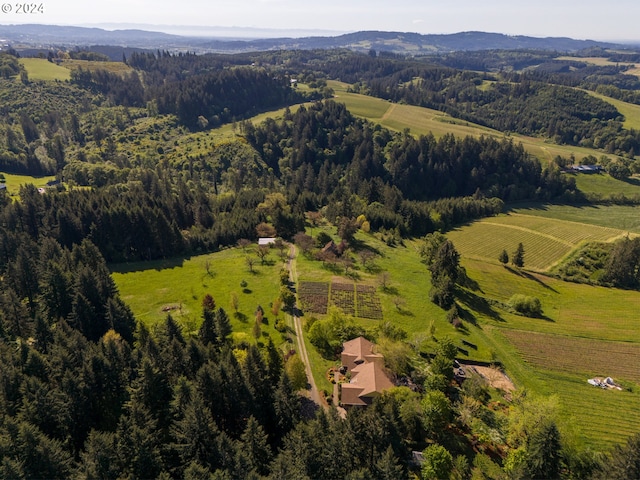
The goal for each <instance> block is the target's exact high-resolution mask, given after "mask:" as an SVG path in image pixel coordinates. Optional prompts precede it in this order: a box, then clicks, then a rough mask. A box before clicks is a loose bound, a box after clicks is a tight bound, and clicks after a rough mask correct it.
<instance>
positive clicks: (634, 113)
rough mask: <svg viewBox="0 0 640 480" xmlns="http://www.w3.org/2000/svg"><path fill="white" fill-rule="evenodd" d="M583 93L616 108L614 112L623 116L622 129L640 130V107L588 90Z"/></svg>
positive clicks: (639, 70)
mask: <svg viewBox="0 0 640 480" xmlns="http://www.w3.org/2000/svg"><path fill="white" fill-rule="evenodd" d="M638 72H639V73H640V69H638ZM585 92H587V93H588V94H589V95H591V96H592V97H596V98H599V99H600V100H604V101H605V102H608V103H610V104H611V105H613V106H614V107H616V110H618V111H619V112H620V113H621V114H622V115H624V123H623V125H624V128H627V129H632V128H633V129H635V130H638V129H640V105H634V104H633V103H628V102H623V101H622V100H616V99H615V98H611V97H607V96H605V95H601V94H599V93H595V92H591V91H588V90H585Z"/></svg>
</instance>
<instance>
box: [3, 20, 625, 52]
mask: <svg viewBox="0 0 640 480" xmlns="http://www.w3.org/2000/svg"><path fill="white" fill-rule="evenodd" d="M211 30H212V32H213V31H215V28H214V27H212V29H211ZM195 32H197V34H196V35H194V36H186V35H172V34H168V33H162V32H153V31H146V30H139V29H124V30H105V29H101V28H86V27H70V26H56V25H36V24H32V25H0V40H3V41H4V43H6V44H10V45H12V46H13V47H14V48H16V49H19V48H22V47H23V48H28V49H33V48H42V49H47V48H51V47H76V46H87V45H97V44H102V45H114V46H119V47H129V48H143V49H153V50H156V49H162V50H189V51H193V52H199V53H204V52H220V53H240V52H251V51H266V50H283V49H284V50H291V49H316V48H317V49H328V48H348V49H351V50H357V51H370V50H376V51H388V52H394V53H400V54H415V55H420V54H437V53H448V52H454V51H464V50H466V51H473V50H514V49H539V50H554V51H559V52H573V51H578V50H582V49H585V48H590V47H596V46H597V47H602V48H621V47H623V46H621V45H618V44H613V43H607V42H598V41H594V40H574V39H571V38H562V37H548V38H537V37H527V36H520V35H518V36H510V35H503V34H499V33H485V32H461V33H454V34H448V35H422V34H418V33H401V32H381V31H364V32H356V33H347V34H343V35H337V36H311V37H303V38H290V37H287V38H263V39H237V37H236V38H235V39H230V38H211V36H209V37H207V36H203V33H204V32H203V28H202V27H199V28H197V29H195V28H194V33H195ZM626 47H628V46H626Z"/></svg>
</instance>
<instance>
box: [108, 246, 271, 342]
mask: <svg viewBox="0 0 640 480" xmlns="http://www.w3.org/2000/svg"><path fill="white" fill-rule="evenodd" d="M247 256H252V257H253V258H254V259H255V260H256V263H255V265H254V266H253V270H254V271H253V273H252V272H250V271H249V267H248V265H247V263H246V258H247ZM282 265H283V264H282V261H281V260H280V259H279V258H278V252H277V250H272V252H271V253H270V255H269V256H268V264H265V265H261V264H260V260H259V259H258V257H257V256H256V255H255V253H253V252H252V251H250V249H249V250H247V252H246V253H245V252H244V251H243V250H242V249H239V248H237V249H227V250H223V251H221V252H218V253H215V254H210V255H200V256H196V257H191V258H184V259H182V258H181V259H173V260H166V261H154V262H141V263H131V264H119V265H113V266H112V276H113V279H114V281H115V282H116V285H117V286H118V289H119V291H120V294H121V296H122V299H123V300H124V301H125V302H127V304H128V305H129V306H130V307H131V309H132V310H133V312H134V314H135V316H136V318H137V319H138V320H139V321H141V322H143V323H144V324H145V325H147V326H149V327H151V328H152V327H153V326H154V325H156V324H158V323H159V322H161V321H163V320H164V319H165V318H166V316H167V314H168V313H170V314H171V315H172V316H173V317H174V318H175V319H176V320H177V321H178V322H179V323H180V324H181V325H182V327H183V329H184V330H185V332H188V333H194V332H196V331H197V329H198V328H199V327H200V323H201V321H202V320H201V314H202V299H203V297H204V296H205V295H206V294H210V295H211V296H213V298H214V300H215V301H216V306H217V307H222V308H224V309H225V311H226V312H227V314H228V315H229V318H230V320H231V323H232V326H233V331H234V332H236V334H237V333H240V334H242V335H246V336H248V337H249V338H252V337H251V333H252V327H253V324H254V319H255V311H256V309H257V307H258V305H260V306H262V308H263V310H264V312H265V314H264V316H265V317H266V319H267V320H266V323H263V325H262V332H263V335H264V334H265V333H266V334H269V335H270V336H271V337H272V338H273V340H274V342H275V343H276V344H280V343H282V340H281V334H280V333H279V332H277V331H276V330H275V329H274V320H275V318H274V315H273V314H272V313H271V303H272V302H273V300H274V299H275V298H276V297H277V296H278V292H279V283H278V282H279V273H280V270H281V268H282ZM243 280H244V281H245V282H246V283H247V286H246V287H243V286H241V283H242V281H243ZM234 295H235V296H236V297H237V299H238V309H237V311H236V310H235V308H234V306H233V302H232V296H234ZM279 315H280V316H282V315H283V313H279Z"/></svg>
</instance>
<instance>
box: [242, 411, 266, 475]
mask: <svg viewBox="0 0 640 480" xmlns="http://www.w3.org/2000/svg"><path fill="white" fill-rule="evenodd" d="M240 440H241V442H242V445H241V447H240V448H239V449H238V453H239V454H240V455H241V456H242V457H243V463H244V464H245V465H247V466H248V470H249V471H255V472H257V473H258V474H259V475H266V474H267V473H268V465H269V463H270V462H271V447H270V446H269V442H268V438H267V434H266V433H265V431H264V429H263V428H262V426H261V425H260V423H259V422H258V421H257V420H256V419H255V417H253V416H251V417H249V420H248V421H247V427H246V428H245V430H244V432H243V433H242V436H241V437H240ZM247 473H248V472H247Z"/></svg>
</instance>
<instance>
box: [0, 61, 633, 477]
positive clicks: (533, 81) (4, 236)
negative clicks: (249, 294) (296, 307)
mask: <svg viewBox="0 0 640 480" xmlns="http://www.w3.org/2000/svg"><path fill="white" fill-rule="evenodd" d="M374 53H375V52H374ZM85 58H92V60H91V62H94V61H96V60H95V58H100V57H93V56H90V55H89V56H85ZM0 59H1V62H0V70H1V71H0V77H2V78H0V103H1V106H0V172H4V173H21V174H29V175H33V176H37V175H43V174H50V175H55V176H56V178H57V181H56V182H54V184H53V185H51V186H50V188H46V189H44V188H43V189H42V190H40V191H39V190H38V189H36V188H35V187H34V186H33V185H27V186H23V187H21V188H20V191H19V194H18V195H17V196H10V195H9V194H8V193H7V191H6V190H2V191H0V224H1V225H2V228H0V287H1V294H0V306H1V311H0V361H1V363H2V368H1V369H0V459H1V461H0V477H2V478H70V477H71V478H125V477H126V478H219V479H228V478H232V479H233V478H256V479H257V478H273V479H303V478H323V479H325V478H326V479H335V478H351V479H360V478H362V479H364V478H381V479H383V478H386V479H397V478H409V477H410V475H413V474H416V475H419V474H420V473H419V472H420V470H421V467H420V466H419V465H416V464H415V463H412V455H411V452H412V450H416V449H417V450H421V451H422V450H424V451H425V455H426V457H427V460H426V465H427V467H424V465H423V467H422V476H423V477H424V478H440V477H442V472H443V471H444V472H445V473H446V474H447V476H448V475H449V474H451V475H455V476H456V477H455V478H471V476H472V472H473V475H474V477H473V478H507V477H508V478H545V477H548V478H558V477H560V476H563V477H566V478H590V477H592V476H595V477H597V476H598V475H602V476H603V478H604V477H609V478H625V476H626V475H627V474H628V473H629V471H630V470H629V467H628V466H627V465H626V464H625V461H626V459H627V458H628V456H632V455H634V454H637V445H635V444H634V443H633V442H637V437H635V439H632V440H630V442H629V445H628V446H627V447H625V448H622V447H620V448H618V449H617V450H615V451H614V452H613V454H612V456H611V459H610V460H609V463H608V466H607V468H608V469H607V470H606V471H605V472H604V473H603V472H602V471H601V467H602V465H604V463H602V462H601V461H600V459H601V457H600V456H591V455H590V452H588V451H584V450H581V449H573V450H572V449H571V448H565V446H563V445H562V443H561V438H560V433H559V431H558V428H557V426H556V424H555V420H554V417H553V415H552V414H551V413H550V412H551V410H552V409H548V408H547V404H546V403H545V402H544V401H542V400H540V401H539V399H537V398H534V397H533V396H532V397H531V398H529V397H527V395H526V394H522V395H519V396H515V397H514V398H513V403H512V404H511V406H510V407H504V406H501V405H500V404H496V402H492V398H491V394H490V391H489V388H488V387H487V386H486V385H485V384H483V383H482V382H476V381H469V382H466V383H464V384H463V386H462V387H460V386H459V385H457V384H456V383H455V382H453V381H452V380H453V369H452V368H451V365H452V362H453V359H454V357H456V355H457V353H458V349H457V348H456V347H455V346H454V345H453V343H452V342H451V340H449V339H447V338H436V337H435V336H434V332H433V330H432V331H431V333H430V336H431V337H433V340H434V342H435V343H437V345H438V346H437V347H436V349H435V351H432V352H422V351H420V350H419V348H418V350H417V353H416V355H415V358H414V362H415V363H414V364H412V367H411V368H410V369H408V370H410V373H408V374H407V377H408V378H409V380H407V381H406V384H407V385H411V386H412V389H410V388H408V387H406V386H405V387H398V388H396V389H392V390H391V391H389V392H388V393H386V394H384V395H382V396H381V397H380V398H379V399H378V400H376V401H375V402H374V403H373V405H372V406H371V407H369V408H368V409H353V410H351V411H350V412H349V414H348V415H347V416H346V419H345V420H343V419H342V418H340V417H339V416H338V414H337V413H336V411H335V410H330V411H328V412H325V411H324V410H321V411H320V412H318V413H317V414H316V415H314V414H313V412H311V413H309V412H308V409H309V408H308V407H309V405H306V404H307V402H308V401H307V400H306V399H303V398H301V397H300V396H299V395H298V393H297V389H298V388H299V387H300V386H301V385H297V386H294V384H293V383H292V382H293V381H294V379H293V378H292V377H293V374H292V372H291V371H290V370H289V369H288V368H287V365H288V360H289V357H290V356H291V352H289V353H288V354H287V357H286V358H285V355H283V351H281V349H279V348H277V347H276V346H275V345H274V343H273V341H272V339H271V338H268V339H266V337H264V336H262V337H261V336H260V334H259V332H258V335H256V339H255V340H256V341H255V342H254V341H253V340H248V339H245V338H244V337H242V336H240V337H234V336H233V332H232V328H231V323H230V321H229V316H228V314H227V312H226V311H225V309H224V308H222V307H221V306H220V305H216V300H215V293H214V295H213V297H212V296H208V297H205V298H203V299H202V309H201V311H200V312H198V315H199V317H200V326H199V328H198V330H197V334H195V332H183V330H182V327H181V326H180V325H179V324H178V323H177V322H176V321H175V320H174V319H173V318H172V317H171V315H168V316H167V317H166V320H165V321H164V322H163V323H162V324H161V325H160V326H158V328H156V329H153V330H151V329H149V328H147V327H146V326H145V325H143V324H142V323H140V322H137V321H136V319H135V318H134V316H133V314H132V312H131V310H130V309H129V307H128V306H127V305H126V303H125V302H124V301H123V299H122V298H121V297H120V294H119V293H118V291H117V288H116V287H115V284H114V282H113V280H112V278H111V276H110V274H109V269H108V265H109V264H110V263H114V262H137V261H144V262H146V261H150V260H155V259H168V258H171V257H175V256H177V255H181V256H185V257H186V256H189V255H195V254H198V253H202V252H215V251H217V250H219V249H222V248H225V247H230V246H234V245H237V244H238V243H239V242H240V245H243V244H246V242H247V241H253V240H256V239H257V238H258V237H259V236H278V237H281V238H283V239H285V240H292V239H294V238H296V237H297V240H298V241H300V240H301V239H302V240H305V239H306V237H305V234H301V233H300V232H304V231H305V228H306V227H309V226H310V227H313V226H315V225H314V222H313V220H312V219H313V218H317V216H318V215H320V214H319V213H318V212H321V213H322V215H321V216H322V217H323V218H325V219H326V220H327V221H328V222H329V223H330V224H332V225H336V226H338V227H339V228H338V232H339V234H340V236H341V237H342V239H344V240H345V241H347V240H353V237H354V232H355V231H356V230H357V229H358V228H361V227H362V226H363V225H364V224H365V223H364V222H366V225H367V229H368V231H371V232H372V233H381V234H384V236H385V238H386V239H387V241H388V244H389V245H395V243H394V242H397V243H400V242H402V241H403V238H404V239H408V238H418V237H424V236H425V235H427V234H434V233H435V232H438V233H436V234H435V235H432V236H429V237H427V238H428V239H434V238H435V239H436V240H438V241H440V240H443V237H442V235H441V234H440V233H439V232H445V231H447V230H449V229H451V228H452V227H454V226H456V225H460V224H462V223H464V222H469V221H471V220H474V219H478V218H482V217H488V216H492V215H496V214H499V213H500V212H502V210H503V207H504V205H505V203H510V202H517V201H549V200H553V199H557V200H563V201H576V200H581V201H584V200H585V199H586V197H585V196H583V195H582V194H581V193H580V192H579V191H578V190H577V188H576V183H575V179H574V177H572V176H569V175H565V174H563V173H562V171H561V168H560V167H561V166H564V165H565V164H566V163H569V159H558V160H557V161H556V162H544V163H541V162H540V161H539V160H538V159H536V158H534V157H532V156H531V155H530V154H528V153H527V152H526V151H525V150H524V148H523V147H522V145H520V144H517V143H516V142H514V141H513V140H511V139H510V138H509V137H508V136H505V138H502V139H496V138H494V137H491V136H481V137H479V138H475V137H465V138H459V137H455V136H453V135H451V134H447V135H444V136H442V137H440V138H436V137H435V136H434V135H421V136H414V135H412V134H411V132H410V131H407V130H405V131H401V132H397V131H391V130H388V129H385V128H382V127H381V126H379V125H375V124H372V123H370V122H367V121H364V120H362V119H359V118H356V117H355V116H353V115H352V114H351V113H350V112H349V111H348V110H347V108H346V107H345V106H344V104H342V103H340V102H339V100H340V99H339V98H337V99H330V98H327V97H330V96H331V90H330V89H329V88H328V87H327V84H326V79H327V78H331V79H342V80H348V81H350V82H353V84H354V85H353V86H352V88H353V89H354V90H357V91H361V92H364V93H367V94H370V95H376V96H380V97H382V98H386V99H389V100H392V101H395V102H407V103H415V104H418V105H426V106H430V107H433V108H437V109H441V110H444V111H447V112H450V113H451V114H452V115H455V116H458V117H460V118H463V119H466V120H469V121H474V122H477V123H480V124H484V125H489V126H492V127H494V128H496V129H500V130H502V131H518V132H521V133H527V134H531V135H541V136H545V137H548V138H549V139H550V140H553V141H558V142H563V143H572V144H586V143H589V144H590V145H591V146H593V147H595V148H602V149H603V150H602V152H603V154H604V153H605V152H609V153H620V154H624V155H626V156H627V157H628V158H627V160H628V162H627V163H624V164H623V163H622V160H620V164H621V165H623V166H624V167H625V168H627V169H629V172H628V173H629V174H630V173H631V168H633V167H634V152H635V151H639V150H638V148H640V147H638V145H637V143H636V142H638V141H640V137H638V133H637V132H635V131H633V130H625V129H624V128H623V127H622V118H621V115H620V114H619V112H618V111H617V110H616V108H615V107H613V106H612V105H611V104H610V103H607V102H606V101H604V100H599V99H596V98H594V97H591V96H589V95H588V94H586V93H584V92H582V91H580V90H577V89H575V88H573V86H571V85H569V84H567V85H560V83H561V82H559V81H557V82H556V81H553V80H551V79H552V76H551V75H550V74H549V75H550V76H549V77H548V78H549V79H550V80H549V81H544V80H543V78H542V74H540V76H539V77H536V75H535V74H533V76H532V77H529V75H528V74H520V73H513V72H509V73H505V74H504V75H503V74H501V73H495V72H492V73H490V72H485V73H477V72H470V71H462V70H457V69H456V68H452V67H449V66H442V65H435V64H432V63H429V60H428V59H405V58H393V57H391V56H389V58H381V57H374V56H373V55H359V54H353V53H351V52H346V51H328V52H321V51H313V52H266V53H257V54H244V55H239V56H229V57H226V56H221V55H211V56H196V55H192V54H178V55H173V54H169V53H167V52H157V53H156V54H148V53H133V54H132V55H131V56H130V58H129V59H123V60H126V61H127V63H128V65H129V67H130V68H131V70H130V71H128V72H126V73H116V72H115V71H112V70H109V69H108V66H109V64H108V63H105V64H104V66H105V68H104V69H102V68H82V67H79V68H76V69H75V70H74V71H73V72H72V73H71V81H70V82H62V81H50V82H41V81H34V80H30V79H29V75H28V72H27V71H26V70H24V68H23V67H21V66H20V64H19V63H18V62H17V60H16V59H15V58H14V56H12V55H7V54H1V55H0ZM50 61H51V63H53V62H54V61H55V56H54V55H53V54H52V58H50ZM83 61H86V62H89V60H83ZM43 62H46V61H45V60H44V59H43ZM101 65H102V64H101ZM45 66H46V65H45ZM92 67H94V65H92ZM545 75H547V74H545ZM553 78H555V77H553ZM603 84H604V82H600V83H599V86H602V85H603ZM612 85H613V84H611V85H609V88H618V89H621V88H622V87H621V86H620V85H619V84H616V86H612ZM580 86H582V87H584V85H582V84H580ZM276 109H282V111H281V113H279V114H278V116H277V118H269V119H267V120H266V121H264V122H261V123H258V122H255V123H254V122H252V121H251V120H250V119H251V118H252V117H253V116H254V115H256V114H259V113H263V112H267V111H270V110H276ZM221 127H222V128H227V127H228V128H227V134H226V135H225V136H217V135H218V132H219V131H220V130H222V128H221ZM609 162H611V160H609ZM300 235H302V236H300ZM325 235H326V234H325ZM320 238H321V239H323V240H325V241H324V242H321V243H322V245H326V243H327V238H326V237H320ZM329 239H331V237H329ZM312 241H313V239H312ZM318 241H319V240H318ZM442 244H445V245H446V246H447V249H448V250H446V252H448V256H449V258H450V259H452V262H450V264H451V265H453V267H451V265H448V266H447V265H440V267H437V266H436V267H433V266H432V265H430V270H428V269H426V268H424V267H423V266H422V265H419V266H418V268H424V272H425V275H427V274H428V273H427V272H429V274H430V275H431V278H433V279H434V280H433V284H434V285H436V283H437V282H438V281H441V283H442V284H444V283H446V284H447V285H446V287H447V289H449V290H451V291H454V290H455V288H456V287H455V282H458V283H460V284H462V283H464V281H465V276H464V275H463V272H462V271H459V269H458V264H457V257H456V256H457V255H458V254H457V252H456V251H455V249H454V247H453V245H452V244H450V242H448V243H445V242H441V243H438V245H437V246H438V251H439V249H440V247H441V246H442ZM425 248H426V247H425ZM621 248H622V247H621ZM629 248H636V249H637V242H634V243H633V244H632V247H629ZM446 252H445V253H446ZM422 253H424V252H422ZM442 255H444V253H443V254H442ZM425 257H426V256H425ZM436 257H437V255H436ZM617 258H619V257H616V259H617ZM445 260H446V259H445ZM454 260H455V261H454ZM438 261H440V260H438ZM443 262H444V260H443V261H442V262H441V263H443ZM364 263H365V261H364V260H363V264H364ZM425 263H428V264H430V263H431V264H433V263H435V264H436V265H439V264H438V263H437V262H428V261H426V260H425ZM519 267H520V266H519ZM438 268H440V270H438ZM443 272H444V273H443ZM633 275H635V276H633ZM633 275H632V276H633V279H632V280H633V281H634V282H635V283H634V282H631V283H629V284H624V286H637V275H636V274H633ZM281 277H282V278H281V282H282V285H283V287H285V288H284V290H285V291H288V290H287V289H286V285H288V281H289V277H288V275H287V274H286V272H285V274H284V275H281ZM466 280H467V281H469V279H468V278H466ZM469 282H470V281H469ZM471 283H472V282H471ZM614 283H615V282H614ZM436 286H437V285H436ZM440 286H442V285H440ZM245 287H246V285H245ZM459 288H462V286H461V287H459ZM465 288H466V285H465ZM434 290H437V288H435V289H434ZM443 290H445V289H444V287H443ZM291 295H292V294H290V295H289V298H290V297H291ZM425 296H426V292H425ZM198 300H199V301H200V299H198ZM434 301H435V300H434ZM448 301H449V303H448V306H449V307H450V306H451V302H453V300H452V298H448ZM435 303H438V302H437V301H436V302H435ZM396 307H397V309H398V310H399V311H400V310H401V304H400V303H398V305H396ZM260 308H262V307H260ZM288 308H289V311H290V312H291V308H292V305H291V304H289V305H288ZM447 308H448V307H447ZM481 308H484V306H481ZM489 310H490V307H489ZM276 311H277V310H276ZM450 312H452V313H451V320H452V322H451V323H453V320H454V319H455V320H458V327H460V325H461V320H460V319H459V318H458V316H459V315H458V313H456V312H454V311H453V310H450ZM256 315H257V313H256ZM276 315H277V314H276ZM460 315H461V314H460ZM332 321H333V322H334V323H333V324H332V323H331V322H332ZM320 322H326V323H320ZM318 325H320V326H323V325H324V326H327V328H328V329H329V330H331V329H333V330H331V331H332V332H333V333H335V335H336V338H340V339H341V340H342V337H347V336H348V335H350V334H352V333H363V334H365V335H367V336H369V337H371V338H372V339H379V340H380V341H381V342H382V343H383V344H384V343H385V342H386V345H387V347H388V348H389V346H393V347H394V348H398V349H405V350H402V351H406V349H408V348H409V346H408V344H407V342H404V340H405V339H406V337H407V334H406V332H403V331H402V330H401V329H399V328H398V327H394V326H393V325H390V324H386V325H385V324H383V323H381V324H380V326H379V327H377V328H371V329H356V328H355V327H353V325H351V324H349V323H348V322H347V321H346V320H344V319H342V318H341V317H340V318H339V317H336V318H331V317H329V318H328V319H323V320H320V321H319V323H318ZM334 327H335V328H334ZM458 327H456V328H458ZM452 328H453V327H452ZM319 329H320V327H316V330H319ZM285 331H286V328H285ZM425 331H426V327H425ZM191 333H194V334H191ZM238 338H240V340H238ZM258 340H259V341H258ZM436 340H437V341H436ZM394 342H397V343H394ZM303 383H305V382H304V381H303ZM304 386H305V385H302V387H304ZM493 400H495V399H493ZM305 406H306V407H307V408H302V407H305ZM525 413H526V415H525ZM478 432H480V433H478ZM507 450H508V451H507ZM603 455H604V453H603ZM430 468H431V470H430ZM439 469H444V470H439Z"/></svg>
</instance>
